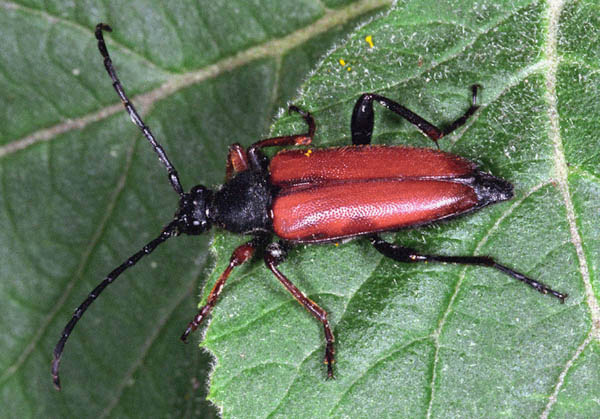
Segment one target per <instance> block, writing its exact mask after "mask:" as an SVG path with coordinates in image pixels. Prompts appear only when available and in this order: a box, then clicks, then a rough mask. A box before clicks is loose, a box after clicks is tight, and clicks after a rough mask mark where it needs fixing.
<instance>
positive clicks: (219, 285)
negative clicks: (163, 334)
mask: <svg viewBox="0 0 600 419" xmlns="http://www.w3.org/2000/svg"><path fill="white" fill-rule="evenodd" d="M258 245H259V240H258V239H254V240H251V241H249V242H248V243H246V244H243V245H241V246H240V247H238V248H237V249H235V250H234V251H233V254H232V255H231V259H230V261H229V265H228V266H227V268H225V270H224V271H223V273H222V274H221V276H219V279H217V282H215V285H214V286H213V289H212V290H211V291H210V294H208V298H207V299H206V304H205V305H204V306H203V307H202V308H201V309H200V311H199V312H198V314H196V317H194V318H193V320H192V321H191V322H189V324H188V326H187V328H186V329H185V332H183V334H182V335H181V340H182V341H184V342H186V340H187V337H188V336H189V335H190V333H192V332H193V331H194V330H196V329H197V328H198V326H199V325H200V323H202V321H203V320H204V319H205V318H206V317H207V316H208V315H209V314H210V312H211V311H212V309H213V307H214V306H215V305H216V304H217V300H218V298H219V295H220V294H221V291H223V286H224V285H225V281H227V278H229V274H231V271H233V268H235V267H236V266H239V265H241V264H242V263H244V262H246V261H248V260H249V259H251V258H252V255H254V251H255V250H256V247H257V246H258Z"/></svg>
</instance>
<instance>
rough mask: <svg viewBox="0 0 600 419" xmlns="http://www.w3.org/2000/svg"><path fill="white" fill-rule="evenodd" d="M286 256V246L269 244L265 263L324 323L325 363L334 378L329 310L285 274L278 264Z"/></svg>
mask: <svg viewBox="0 0 600 419" xmlns="http://www.w3.org/2000/svg"><path fill="white" fill-rule="evenodd" d="M285 257H286V250H285V248H284V247H283V246H282V245H281V244H279V243H271V244H270V245H268V246H267V249H266V251H265V263H266V264H267V267H268V268H269V269H270V270H271V272H273V274H274V275H275V276H276V277H277V279H278V280H279V281H280V282H281V283H282V284H283V286H284V287H285V288H286V289H287V290H288V291H289V292H290V293H291V294H292V295H293V296H294V298H295V299H296V300H298V302H299V303H300V304H302V305H303V306H304V308H306V309H307V310H308V312H309V313H310V314H312V315H313V316H314V317H315V318H316V319H317V320H319V321H320V322H321V323H323V329H324V330H325V341H326V342H327V343H326V347H325V359H324V363H325V364H326V365H327V378H333V363H334V362H335V358H334V354H335V348H334V347H333V343H334V342H335V339H334V337H333V333H332V332H331V327H329V321H327V312H326V311H325V310H323V309H322V308H321V307H319V306H318V305H317V303H315V302H314V301H312V300H311V299H310V298H308V297H306V296H305V295H304V294H303V293H302V291H300V290H299V289H298V288H296V286H295V285H294V284H292V282H291V281H290V280H289V279H287V278H286V277H285V275H283V274H282V273H281V272H280V271H279V269H277V265H279V264H280V263H281V262H283V260H284V259H285Z"/></svg>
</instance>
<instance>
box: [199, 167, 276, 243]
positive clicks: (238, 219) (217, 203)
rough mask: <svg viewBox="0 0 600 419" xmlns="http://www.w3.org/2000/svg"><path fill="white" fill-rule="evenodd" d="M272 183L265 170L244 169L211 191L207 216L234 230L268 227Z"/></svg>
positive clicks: (252, 230) (224, 227)
mask: <svg viewBox="0 0 600 419" xmlns="http://www.w3.org/2000/svg"><path fill="white" fill-rule="evenodd" d="M271 201H272V187H271V185H270V184H269V181H268V174H267V173H265V172H262V171H255V170H245V171H243V172H240V173H238V174H237V175H236V176H235V177H234V178H233V179H231V180H229V181H228V182H227V183H225V184H224V185H223V186H222V187H221V189H219V190H218V191H216V192H215V194H214V196H213V200H212V205H211V208H210V217H211V219H212V221H213V222H215V223H217V224H218V225H219V226H220V227H221V228H223V229H225V230H228V231H231V232H234V233H244V234H247V233H252V232H258V231H271V229H272V227H271V217H270V216H269V211H270V210H271Z"/></svg>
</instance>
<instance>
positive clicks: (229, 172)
mask: <svg viewBox="0 0 600 419" xmlns="http://www.w3.org/2000/svg"><path fill="white" fill-rule="evenodd" d="M248 167H249V165H248V156H247V155H246V150H244V147H242V146H241V145H239V144H238V143H234V144H231V145H230V146H229V154H228V155H227V164H226V165H225V180H226V181H227V180H230V179H231V178H232V177H233V176H234V175H236V174H238V173H239V172H243V171H245V170H248Z"/></svg>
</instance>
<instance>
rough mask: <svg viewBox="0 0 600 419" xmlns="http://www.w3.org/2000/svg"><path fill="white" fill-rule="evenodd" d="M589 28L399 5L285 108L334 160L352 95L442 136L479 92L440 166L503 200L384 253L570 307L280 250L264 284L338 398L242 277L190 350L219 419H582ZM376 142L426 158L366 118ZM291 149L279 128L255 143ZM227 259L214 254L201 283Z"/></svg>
mask: <svg viewBox="0 0 600 419" xmlns="http://www.w3.org/2000/svg"><path fill="white" fill-rule="evenodd" d="M599 12H600V10H599V8H598V4H597V2H593V1H588V2H586V1H580V2H576V3H568V2H567V3H561V2H556V1H553V2H528V1H521V2H491V1H490V2H483V3H482V2H470V1H460V2H453V3H450V2H439V1H431V2H424V1H414V2H411V1H406V2H399V3H398V4H397V5H396V6H395V7H394V8H393V10H391V11H390V12H389V14H388V15H387V16H385V17H381V18H378V19H375V20H373V21H372V22H371V23H369V24H368V25H366V26H364V27H362V28H360V29H359V30H357V31H356V32H355V33H354V34H353V35H352V36H351V38H350V39H349V40H348V41H347V42H346V43H344V44H343V45H341V46H340V47H339V48H337V49H336V50H334V51H333V52H332V53H331V54H330V55H329V56H328V57H327V58H326V59H325V60H324V61H323V62H322V63H321V64H320V65H319V67H318V69H317V70H316V72H315V73H314V74H313V75H312V76H311V77H310V78H309V79H308V80H307V81H306V83H305V84H304V85H303V88H302V92H301V94H300V96H299V98H298V99H297V100H295V101H294V103H295V104H297V105H299V106H301V107H303V108H305V109H308V110H310V111H311V112H312V113H313V115H314V117H315V119H316V121H317V124H318V127H317V136H316V139H315V142H314V144H315V146H318V147H319V146H330V145H345V144H349V142H350V132H349V121H350V115H351V112H352V109H353V106H354V103H355V101H356V99H357V97H358V95H359V94H360V93H362V92H365V91H371V92H377V93H379V94H383V95H385V96H387V97H390V98H392V99H395V100H398V101H400V103H402V104H404V105H406V106H407V107H409V108H410V109H412V110H413V111H415V112H416V113H418V114H419V115H422V116H423V117H424V118H425V119H427V120H429V121H433V122H435V123H439V124H440V125H442V124H443V123H447V122H450V121H452V120H453V119H454V118H456V117H458V116H459V115H461V114H462V112H464V110H465V109H466V108H467V106H468V104H469V98H470V91H469V86H470V85H472V84H474V83H479V84H481V85H482V86H483V90H482V92H481V95H480V102H481V104H482V107H481V109H480V110H479V111H478V112H477V114H476V115H475V116H474V117H473V118H472V119H471V120H470V121H469V122H468V123H467V125H466V126H465V127H464V128H462V129H460V130H459V131H458V132H456V133H455V134H453V135H451V136H450V137H449V138H446V139H444V140H442V141H441V142H440V146H441V148H442V149H443V150H446V151H449V152H452V153H455V154H458V155H461V156H464V157H466V158H469V159H470V160H472V161H475V162H477V163H478V164H479V165H480V166H481V167H482V168H483V170H486V171H489V172H491V173H493V174H495V175H497V176H500V177H502V178H505V179H507V180H509V181H510V182H512V183H513V184H514V185H515V197H514V199H512V200H511V201H509V202H505V203H502V204H497V205H494V206H491V207H488V208H485V209H483V210H481V211H479V212H477V213H475V214H472V215H470V216H468V217H462V218H459V219H456V220H452V221H450V222H446V223H441V224H438V225H434V226H428V227H425V228H420V229H417V230H407V231H401V232H398V233H395V234H388V235H386V238H387V239H389V240H392V241H394V242H395V243H398V244H403V245H406V246H411V247H414V248H416V249H418V250H419V251H421V252H426V253H434V254H435V253H441V254H444V255H486V254H487V255H490V256H493V257H494V258H497V260H498V261H500V262H501V263H504V264H507V265H509V266H511V267H513V268H515V269H517V270H520V271H522V272H524V273H525V274H527V275H530V276H531V277H533V278H536V279H539V280H540V281H543V282H544V283H546V284H548V285H550V286H551V287H552V288H554V289H556V290H560V291H562V292H566V293H568V294H569V298H568V299H567V301H566V302H565V304H564V305H562V304H560V303H559V301H557V300H556V299H555V298H552V297H550V296H543V295H541V294H539V293H537V292H535V291H534V290H532V289H531V288H529V287H527V286H526V285H524V284H522V283H519V282H518V281H515V280H514V279H512V278H510V277H507V276H506V275H503V274H501V273H499V272H496V271H493V270H490V269H487V268H483V267H462V266H452V265H436V264H426V265H425V264H423V265H420V264H413V265H408V264H402V263H395V262H394V261H391V260H389V259H384V258H382V256H381V255H380V254H378V253H377V252H376V251H375V250H374V249H373V248H372V247H371V246H370V245H369V244H368V242H367V241H365V240H355V241H352V242H350V243H345V244H340V245H337V244H335V245H334V244H328V245H320V246H297V247H296V248H294V250H293V251H292V252H291V253H290V255H289V256H288V259H287V260H286V262H284V263H282V264H281V265H280V268H281V270H282V272H283V273H284V274H285V275H286V276H287V277H288V278H289V279H290V280H291V281H292V282H294V284H295V285H296V286H298V287H299V288H300V289H301V290H303V291H304V292H305V293H306V295H307V296H308V297H309V298H311V299H312V300H314V301H315V302H316V303H318V304H319V305H320V306H321V307H323V308H324V309H326V310H327V312H328V313H329V320H330V322H331V324H332V327H333V329H334V334H335V336H336V357H337V363H336V364H335V372H336V380H335V381H327V380H326V368H325V366H324V365H323V355H324V348H325V342H324V336H323V332H322V326H321V325H320V324H319V323H318V322H317V321H315V320H314V319H313V318H312V317H311V316H310V315H309V314H308V313H307V312H306V310H304V309H303V308H302V307H300V306H299V305H298V303H297V302H296V301H295V300H294V299H293V297H292V296H291V295H289V294H288V293H286V291H285V289H284V288H283V287H282V286H281V285H280V284H279V283H278V281H277V280H276V279H275V278H274V277H273V275H271V274H270V273H269V271H268V269H267V268H266V267H265V266H264V264H262V263H261V262H260V261H255V262H253V263H249V264H247V265H244V266H242V267H240V268H237V269H236V270H235V272H234V274H233V275H232V276H231V278H230V280H229V281H228V282H227V284H226V286H225V289H224V291H223V294H222V297H221V299H220V300H219V304H218V305H217V307H216V308H215V310H214V311H213V314H212V321H211V324H210V326H209V328H208V331H207V333H206V338H205V341H204V345H205V346H206V347H207V348H209V349H210V351H211V352H212V353H214V354H215V356H216V367H215V370H214V372H213V373H212V376H211V388H210V393H209V399H210V400H212V401H213V402H214V403H215V404H217V405H218V406H219V407H220V408H221V409H222V411H223V416H224V417H328V416H334V417H423V416H428V417H497V416H507V417H539V416H541V417H550V416H552V417H586V418H587V417H598V416H599V415H600V406H599V404H598V388H599V384H600V377H599V375H598V371H599V358H598V351H599V348H598V345H599V341H598V340H599V338H598V337H599V336H600V333H599V327H600V309H599V304H598V298H599V296H600V294H599V290H598V284H599V280H598V268H599V266H598V263H599V262H598V261H599V260H600V258H599V257H598V256H599V255H600V246H599V243H600V240H599V239H600V233H599V229H598V221H597V220H598V214H599V213H600V206H599V204H598V202H600V185H599V182H598V179H599V177H598V167H600V166H599V165H598V163H599V160H600V152H599V150H600V148H599V146H598V144H599V143H598V135H597V126H598V121H599V120H600V105H598V96H599V94H598V93H599V86H600V77H599V76H598V69H597V67H598V58H599V57H598V54H599V53H598V51H600V21H599V20H598V16H600V13H599ZM367 36H371V37H372V42H373V47H370V45H369V44H368V43H367V42H366V40H365V38H366V37H367ZM342 62H343V63H345V65H344V64H343V63H342ZM376 106H377V105H376ZM375 127H376V128H375V135H374V142H376V143H381V144H410V145H414V146H419V147H432V146H433V145H432V143H431V141H430V140H428V139H427V138H426V137H424V136H423V135H422V134H421V133H420V132H419V131H418V130H417V129H416V128H415V127H414V126H412V125H410V124H408V123H407V122H406V121H404V120H401V119H400V118H399V117H397V116H395V115H393V114H390V112H388V111H386V110H385V109H383V108H381V107H379V108H377V109H376V121H375ZM303 129H304V127H303V124H302V122H301V121H300V119H299V118H298V117H294V116H292V117H287V116H286V117H283V118H281V119H280V120H279V121H278V122H277V124H276V125H275V127H274V129H273V132H272V134H273V135H280V134H284V133H296V132H302V130H303ZM244 240H245V239H243V238H240V237H236V236H233V235H229V234H223V233H220V234H217V235H216V240H215V241H214V243H213V248H214V251H215V252H216V254H217V262H216V267H215V271H214V273H213V275H212V278H211V281H212V282H214V280H215V278H216V277H217V276H218V275H219V274H220V272H222V270H223V269H224V267H225V266H226V265H227V263H228V260H229V256H230V255H231V252H232V251H233V249H234V248H235V247H236V246H239V245H240V244H242V243H244ZM208 291H210V288H208V287H207V289H206V290H205V291H204V293H205V296H206V294H207V293H208Z"/></svg>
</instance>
